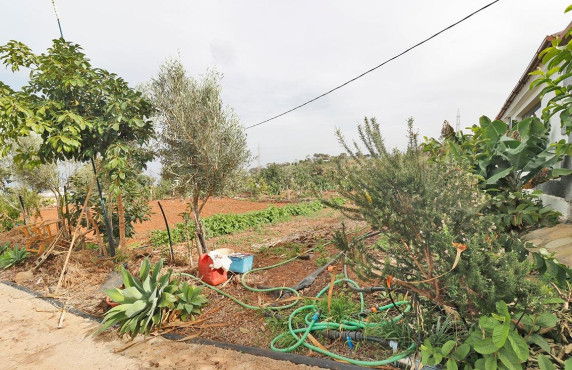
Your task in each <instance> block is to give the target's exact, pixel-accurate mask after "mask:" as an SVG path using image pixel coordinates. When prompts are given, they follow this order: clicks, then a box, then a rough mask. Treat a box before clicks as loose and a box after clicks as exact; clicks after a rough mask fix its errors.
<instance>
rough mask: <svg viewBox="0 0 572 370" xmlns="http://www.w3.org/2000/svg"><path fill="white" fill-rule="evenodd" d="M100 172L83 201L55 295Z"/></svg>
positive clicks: (62, 278) (61, 281)
mask: <svg viewBox="0 0 572 370" xmlns="http://www.w3.org/2000/svg"><path fill="white" fill-rule="evenodd" d="M98 172H99V170H97V171H95V175H94V178H93V180H92V182H91V185H90V186H89V190H88V191H87V195H86V197H85V202H84V203H83V208H82V209H81V213H80V215H79V218H78V220H77V224H76V225H75V229H74V231H73V237H72V240H71V242H70V247H69V249H68V254H67V256H66V260H65V261H64V266H63V267H62V272H61V274H60V278H59V280H58V285H57V286H56V290H55V291H54V295H57V294H58V291H59V290H60V288H61V286H62V283H63V281H64V275H65V273H66V269H67V267H68V262H69V260H70V256H71V252H72V249H73V246H74V244H75V241H76V239H77V237H78V234H79V229H80V227H81V220H82V219H83V217H84V216H85V213H86V212H85V211H86V209H87V204H88V203H89V197H90V195H91V191H92V190H93V187H94V185H95V181H96V180H97V173H98Z"/></svg>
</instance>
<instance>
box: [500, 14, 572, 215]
mask: <svg viewBox="0 0 572 370" xmlns="http://www.w3.org/2000/svg"><path fill="white" fill-rule="evenodd" d="M571 28H572V23H570V24H569V25H568V27H566V28H565V29H564V30H562V31H560V32H558V33H555V34H553V35H548V36H546V37H545V38H544V39H543V40H542V43H541V44H540V47H539V48H538V50H537V51H536V53H535V54H534V55H533V57H532V60H531V61H530V63H529V64H528V67H527V68H526V70H525V71H524V73H523V74H522V77H521V78H520V80H519V81H518V83H517V84H516V86H515V87H514V89H513V90H512V92H511V93H510V95H509V96H508V98H507V99H506V101H505V103H504V105H503V106H502V108H501V110H500V112H499V114H498V115H497V117H496V118H497V119H500V120H502V121H504V122H507V123H510V122H512V121H520V120H522V119H524V118H527V117H530V116H532V115H536V116H539V117H540V115H541V112H542V109H543V108H544V107H545V106H546V104H547V102H548V101H549V100H550V99H551V98H552V97H553V96H554V95H553V93H551V94H552V95H550V94H547V95H545V96H544V97H543V98H542V100H541V99H540V92H541V90H542V88H543V86H542V85H541V86H536V87H535V88H534V89H530V88H529V86H530V83H531V82H532V81H534V80H535V79H537V78H538V76H537V75H534V76H530V75H529V74H530V72H533V71H535V70H536V69H537V68H538V67H540V68H544V66H543V65H542V64H541V60H540V59H538V55H539V54H540V52H541V51H542V50H544V49H546V48H547V47H549V46H550V45H551V42H552V40H554V39H555V38H556V37H559V38H561V39H562V38H563V37H564V36H565V35H566V34H567V33H568V31H570V29H571ZM567 41H568V39H564V42H563V43H566V42H567ZM563 83H564V84H570V83H572V81H570V79H567V80H564V82H563ZM551 126H552V130H551V132H550V142H556V141H559V140H561V139H564V138H566V136H565V132H564V130H563V129H561V127H560V126H561V125H560V118H559V115H558V114H556V115H554V116H553V117H552V119H551ZM570 139H571V137H568V141H569V142H570V141H571V140H570ZM561 166H562V167H566V168H571V169H572V160H571V158H570V157H566V158H565V159H564V161H563V162H562V164H561ZM538 187H539V188H540V189H542V190H543V191H544V193H545V194H544V195H543V196H542V201H543V203H544V204H545V205H548V206H550V207H552V208H554V209H556V210H557V211H559V212H560V213H562V215H563V216H564V217H565V218H566V219H568V220H572V175H570V176H565V177H562V178H560V179H558V180H551V181H548V182H546V183H544V184H541V185H540V186H538Z"/></svg>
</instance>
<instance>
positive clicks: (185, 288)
mask: <svg viewBox="0 0 572 370" xmlns="http://www.w3.org/2000/svg"><path fill="white" fill-rule="evenodd" d="M201 290H202V287H194V286H192V285H189V284H187V283H183V285H182V286H181V291H180V293H178V294H177V305H176V307H175V309H176V310H178V311H181V319H183V320H187V319H188V318H190V319H194V317H195V315H198V314H199V313H200V312H201V307H202V306H203V305H204V304H206V303H207V302H208V300H207V299H206V297H205V296H204V295H202V294H200V293H201Z"/></svg>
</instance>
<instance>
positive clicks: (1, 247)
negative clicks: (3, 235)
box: [0, 242, 10, 255]
mask: <svg viewBox="0 0 572 370" xmlns="http://www.w3.org/2000/svg"><path fill="white" fill-rule="evenodd" d="M9 248H10V242H5V243H1V244H0V255H1V254H3V253H4V252H6V251H7V250H8V249H9Z"/></svg>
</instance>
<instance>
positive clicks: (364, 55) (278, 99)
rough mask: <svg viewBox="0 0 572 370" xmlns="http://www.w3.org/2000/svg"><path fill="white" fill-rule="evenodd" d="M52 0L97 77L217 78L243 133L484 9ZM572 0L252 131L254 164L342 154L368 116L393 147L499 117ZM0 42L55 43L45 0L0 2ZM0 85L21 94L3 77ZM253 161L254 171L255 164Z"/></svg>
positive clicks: (461, 30) (529, 11) (451, 3)
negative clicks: (180, 71)
mask: <svg viewBox="0 0 572 370" xmlns="http://www.w3.org/2000/svg"><path fill="white" fill-rule="evenodd" d="M491 1H492V0H487V1H481V0H479V1H477V0H434V1H426V0H409V1H399V2H395V1H394V2H389V1H379V0H378V1H309V0H303V1H302V0H300V1H295V0H288V1H276V0H275V1H268V0H266V1H246V0H241V1H213V0H210V1H200V2H199V1H188V0H187V1H148V0H137V1H135V0H122V1H117V0H115V1H109V0H99V1H97V2H93V1H90V2H87V1H77V0H75V1H72V0H57V6H58V10H59V13H60V18H61V22H62V28H63V32H64V36H65V38H66V39H67V40H69V41H73V42H76V43H78V44H80V45H81V46H82V47H83V48H84V50H85V52H86V54H87V56H88V57H89V58H90V59H91V60H92V63H93V65H94V66H96V67H102V68H105V69H107V70H109V71H111V72H115V73H117V74H118V75H120V76H122V77H123V78H125V79H126V80H127V81H128V82H129V83H130V84H132V85H133V86H134V85H136V84H138V83H140V82H145V81H147V80H149V79H150V78H151V77H153V76H154V75H155V74H156V73H157V71H158V68H159V65H160V64H161V63H162V62H163V61H164V60H165V59H166V58H168V57H173V56H176V55H178V54H179V55H180V56H181V58H182V61H183V63H184V65H185V66H186V68H187V70H188V71H189V73H190V74H191V75H193V76H197V77H198V76H200V74H201V73H203V72H204V71H205V70H206V69H208V68H212V67H214V68H216V69H217V70H218V71H219V72H221V73H222V74H223V75H224V79H223V82H222V83H223V100H224V102H225V103H226V104H227V105H229V106H231V107H232V108H233V109H234V110H235V112H236V114H237V115H238V116H239V117H240V120H241V122H242V124H243V125H244V126H250V125H252V124H256V123H258V122H260V121H263V120H265V119H267V118H269V117H271V116H274V115H276V114H279V113H281V112H283V111H285V110H288V109H290V108H292V107H294V106H296V105H298V104H300V103H303V102H305V101H306V100H309V99H311V98H313V97H315V96H317V95H319V94H321V93H323V92H325V91H327V90H329V89H331V88H333V87H335V86H336V85H339V84H340V83H342V82H345V81H346V80H349V79H350V78H353V77H355V76H356V75H358V74H360V73H362V72H364V71H366V70H368V69H370V68H371V67H374V66H376V65H378V64H380V63H381V62H383V61H384V60H386V59H388V58H390V57H392V56H394V55H395V54H398V53H400V52H401V51H403V50H405V49H406V48H408V47H410V46H412V45H413V44H415V43H417V42H419V41H421V40H422V39H424V38H426V37H428V36H430V35H432V34H434V33H436V32H437V31H439V30H440V29H442V28H445V27H446V26H448V25H450V24H451V23H454V22H455V21H457V20H459V19H461V18H463V17H464V16H466V15H468V14H469V13H471V12H473V11H474V10H476V9H478V8H480V7H482V6H484V5H485V4H487V3H489V2H491ZM569 3H570V1H569V0H566V1H564V0H501V1H500V2H498V3H496V4H495V5H493V6H491V7H490V8H488V9H486V10H484V11H483V12H481V13H479V14H478V15H476V16H474V17H472V18H470V19H469V20H467V21H465V22H463V23H462V24H460V25H458V26H456V27H454V28H453V29H451V30H449V31H447V32H446V33H444V34H442V35H441V36H439V37H437V38H436V39H433V40H431V41H430V42H428V43H426V44H424V45H422V46H421V47H419V48H417V49H415V50H414V51H412V52H410V53H408V54H406V55H405V56H403V57H401V58H399V59H397V60H395V61H393V62H391V63H389V64H387V65H386V66H384V67H382V68H380V69H378V70H376V71H375V72H373V73H371V74H369V75H367V76H365V77H364V78H362V79H360V80H358V81H356V82H353V83H352V84H350V85H348V86H346V87H344V88H343V89H341V90H338V91H336V92H334V93H333V94H331V95H328V96H327V97H325V98H322V99H320V100H318V101H317V102H315V103H313V104H311V105H308V106H306V107H304V108H302V109H300V110H297V111H295V112H293V113H290V114H288V115H286V116H284V117H281V118H279V119H276V120H274V121H271V122H268V123H266V124H264V125H261V126H258V127H255V128H252V129H249V130H247V134H248V142H249V146H250V149H251V151H252V152H253V154H254V155H256V154H258V150H259V148H260V155H261V162H262V164H265V163H268V162H285V161H294V160H299V159H304V158H305V157H306V156H307V155H312V154H313V153H329V154H338V153H340V152H341V151H342V150H341V148H340V146H339V144H338V143H337V141H336V138H335V135H334V131H335V129H336V128H340V129H341V130H342V132H343V133H344V134H345V135H346V136H347V137H348V138H352V137H354V136H355V132H356V125H357V124H358V123H359V122H361V121H362V120H363V117H364V116H368V117H371V116H375V117H377V119H378V121H379V122H380V123H381V125H382V131H383V134H384V137H385V139H386V142H387V143H388V144H389V145H390V146H397V147H403V146H405V144H406V138H405V132H406V119H407V118H408V117H410V116H413V117H414V118H415V123H416V126H417V127H418V129H419V132H420V134H421V135H422V136H435V137H436V136H439V132H440V128H441V125H442V123H443V120H445V119H446V120H448V121H449V122H451V124H452V125H453V126H455V122H456V115H457V109H459V110H460V113H461V126H462V127H466V126H469V125H472V124H473V123H476V122H477V121H478V118H479V117H480V116H481V115H488V116H491V117H494V116H496V114H497V113H498V111H499V110H500V108H501V106H502V104H503V103H504V101H505V99H506V98H507V97H508V95H509V93H510V92H511V90H512V89H513V87H514V86H515V85H516V83H517V81H518V79H519V78H520V76H521V75H522V73H523V72H524V70H525V68H526V66H527V65H528V63H529V62H530V60H531V58H532V56H533V55H534V53H535V51H536V50H537V48H538V46H539V45H540V43H541V42H542V39H543V38H544V36H546V35H547V34H552V33H555V32H557V31H560V30H562V29H563V28H565V27H566V26H567V25H568V23H569V22H570V20H572V16H570V14H568V15H565V14H564V9H565V8H566V6H567V5H569ZM0 16H1V21H0V43H1V44H5V43H6V42H7V41H8V40H11V39H15V40H18V41H22V42H24V43H25V44H27V45H28V46H30V47H31V48H32V49H33V50H34V51H35V52H43V51H45V50H46V48H47V47H48V46H49V45H50V44H51V40H52V39H54V38H57V37H59V31H58V27H57V22H56V17H55V15H54V12H53V8H52V4H51V2H50V1H49V0H42V1H39V0H33V1H32V0H18V1H11V0H2V1H0ZM0 80H2V81H4V82H6V83H8V84H10V85H12V86H19V85H22V84H23V83H24V82H25V80H26V76H22V75H20V76H14V75H12V73H11V72H9V71H7V70H5V69H4V68H3V67H0ZM254 164H257V163H256V161H255V163H254Z"/></svg>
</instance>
